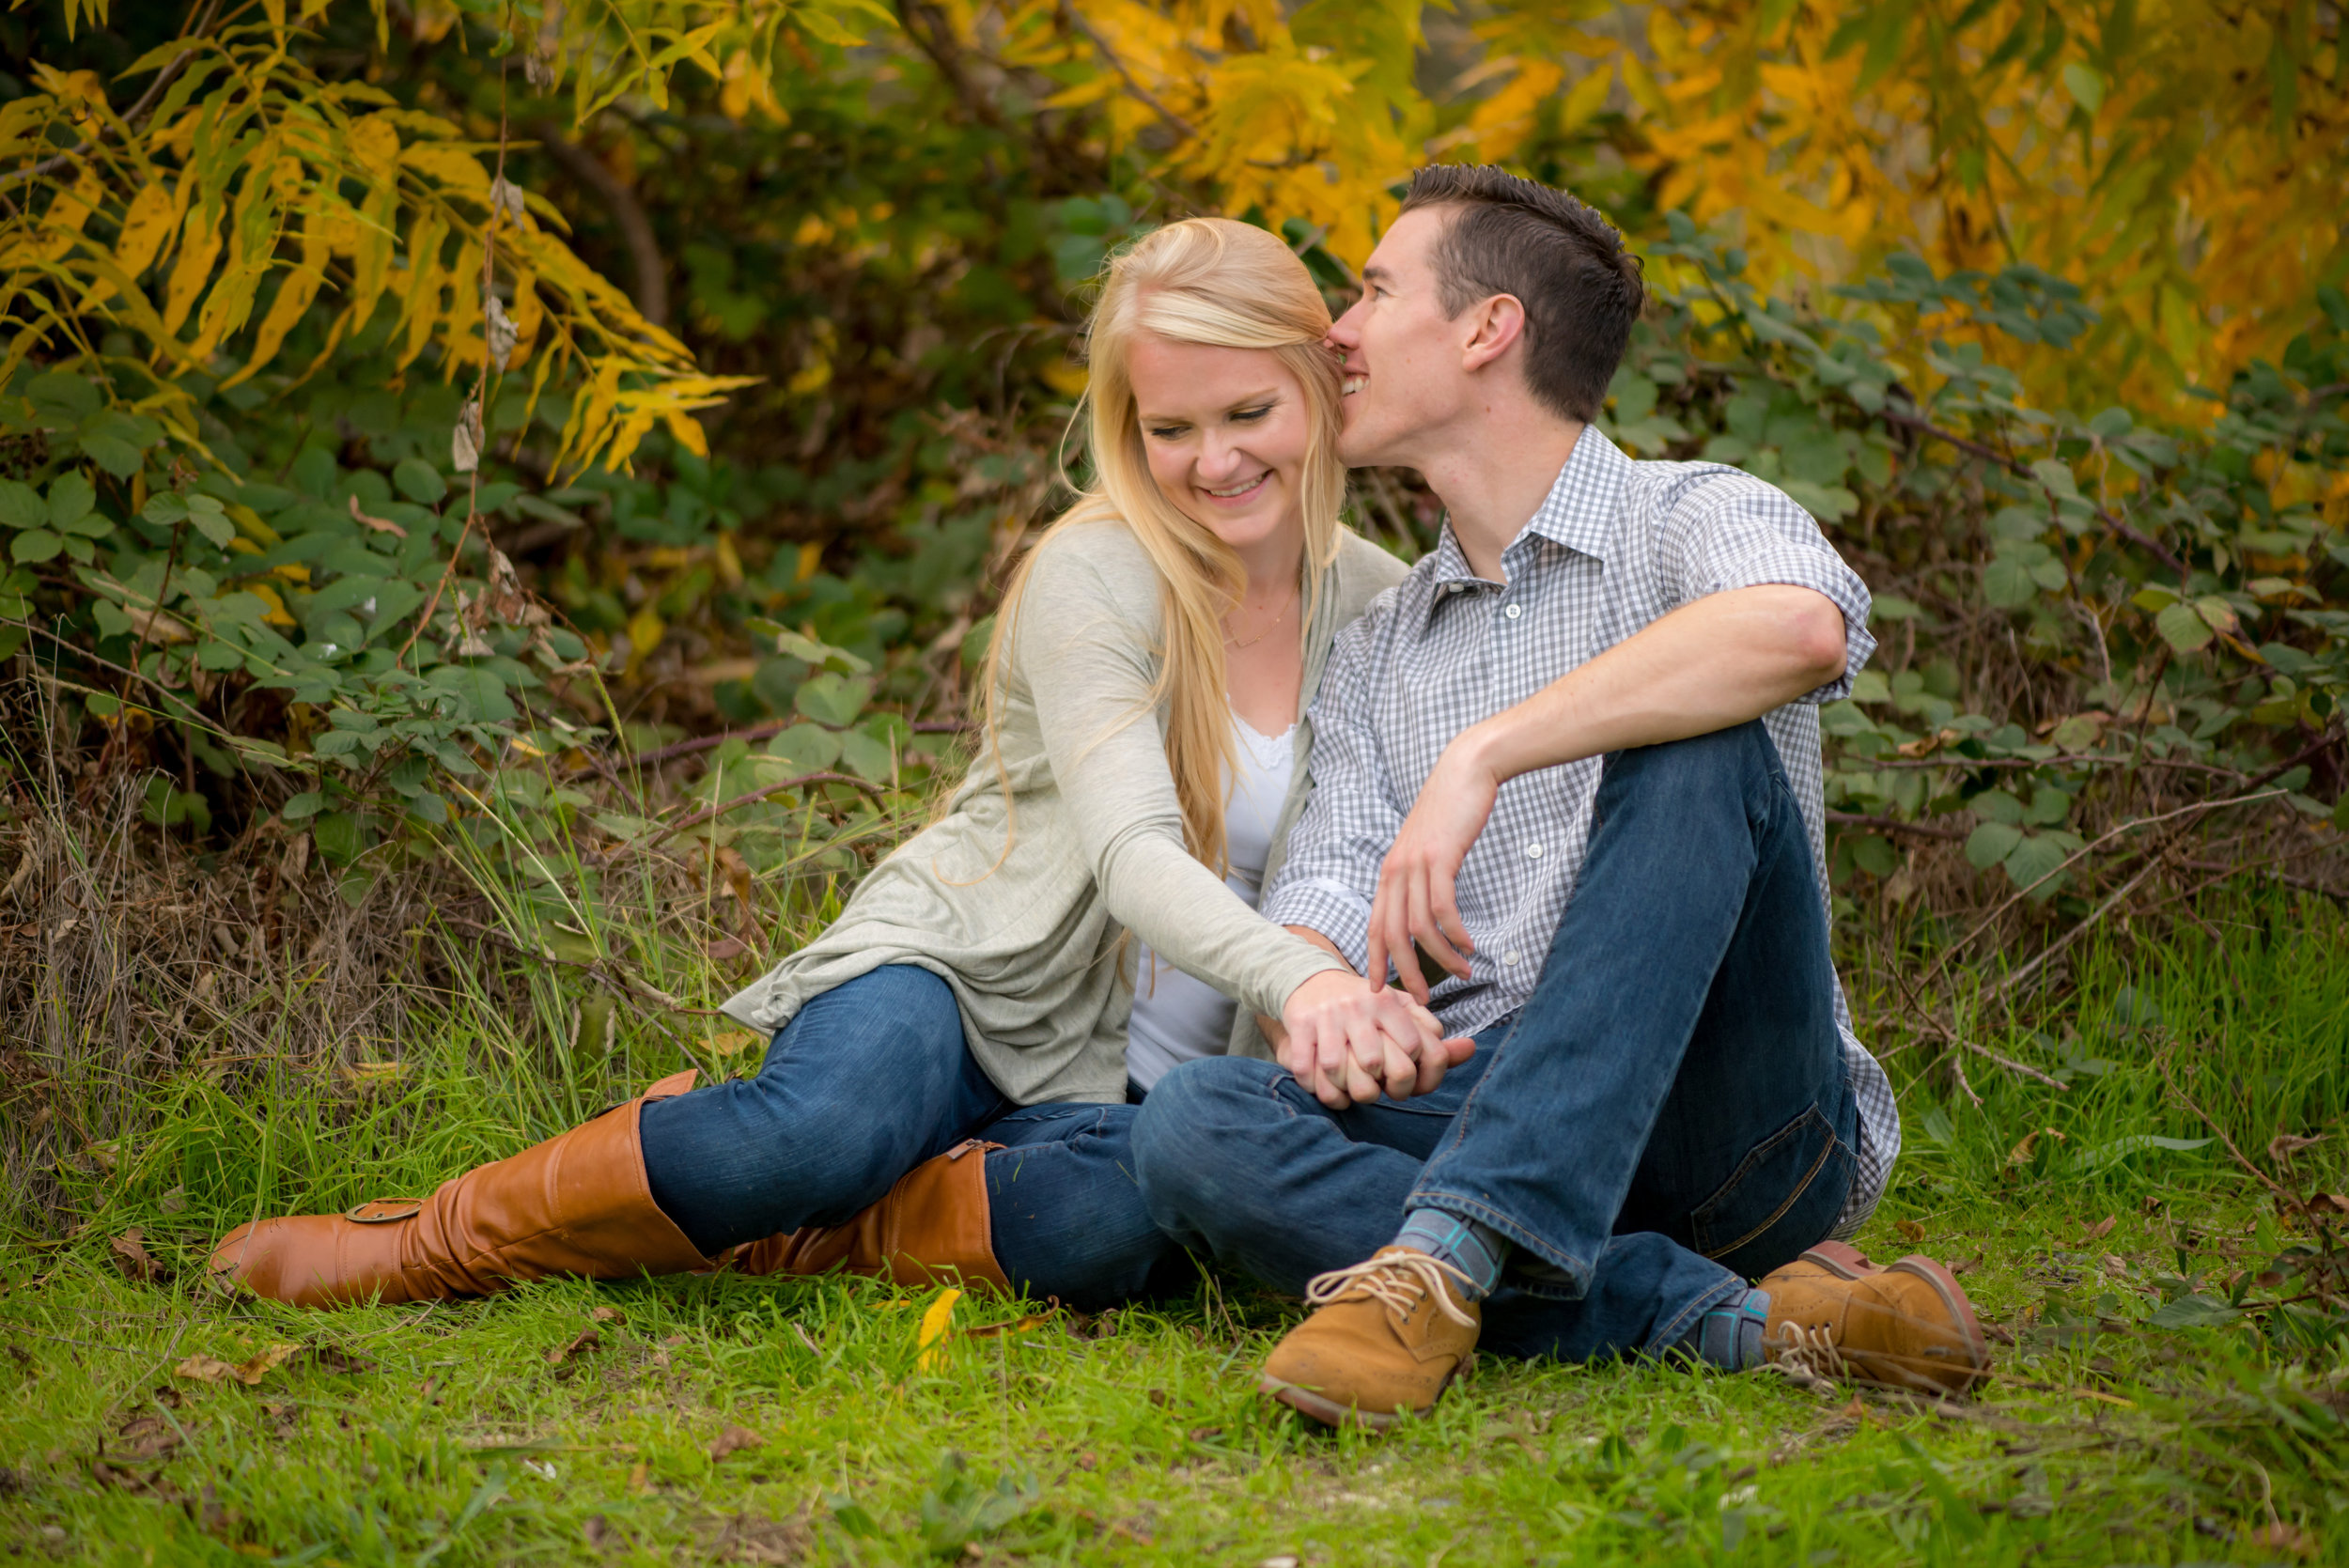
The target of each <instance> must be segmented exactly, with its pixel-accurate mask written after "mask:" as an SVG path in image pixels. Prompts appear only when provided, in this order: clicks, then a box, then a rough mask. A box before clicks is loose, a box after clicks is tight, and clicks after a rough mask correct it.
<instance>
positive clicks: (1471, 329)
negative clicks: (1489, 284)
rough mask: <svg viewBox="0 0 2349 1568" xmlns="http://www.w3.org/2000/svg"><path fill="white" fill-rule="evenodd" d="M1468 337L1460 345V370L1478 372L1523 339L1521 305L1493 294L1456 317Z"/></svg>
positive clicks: (1512, 297)
mask: <svg viewBox="0 0 2349 1568" xmlns="http://www.w3.org/2000/svg"><path fill="white" fill-rule="evenodd" d="M1460 325H1461V326H1463V327H1465V328H1467V329H1468V336H1467V338H1466V339H1465V340H1464V341H1463V342H1462V343H1461V345H1460V368H1461V369H1463V370H1482V369H1484V368H1485V366H1486V365H1490V364H1492V363H1493V362H1494V361H1495V360H1497V359H1500V358H1501V356H1503V355H1504V354H1506V353H1508V351H1509V350H1510V349H1514V348H1516V347H1517V344H1519V343H1521V342H1523V341H1524V339H1525V302H1524V301H1522V300H1520V299H1518V298H1517V296H1516V295H1515V294H1495V295H1493V296H1492V297H1491V298H1489V299H1486V300H1480V301H1479V302H1477V303H1475V304H1472V305H1470V306H1469V308H1468V309H1466V310H1464V311H1462V312H1461V313H1460Z"/></svg>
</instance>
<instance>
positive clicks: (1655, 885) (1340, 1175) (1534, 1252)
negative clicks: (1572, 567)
mask: <svg viewBox="0 0 2349 1568" xmlns="http://www.w3.org/2000/svg"><path fill="white" fill-rule="evenodd" d="M1834 984H1835V981H1834V975H1833V971H1832V970H1831V969H1830V968H1829V964H1828V948H1827V922H1826V912H1825V910H1824V909H1823V908H1821V907H1820V899H1819V889H1818V883H1817V880H1816V871H1815V867H1814V862H1813V861H1812V854H1811V846H1810V841H1809V837H1808V834H1807V833H1806V831H1805V830H1804V825H1803V822H1802V818H1801V815H1800V813H1799V812H1798V811H1797V808H1796V805H1795V801H1794V797H1793V794H1792V792H1791V791H1790V790H1789V789H1788V787H1787V784H1786V781H1785V777H1784V775H1783V773H1782V772H1781V768H1780V767H1779V762H1778V753H1777V751H1776V749H1775V748H1774V747H1773V746H1772V744H1771V742H1770V740H1769V737H1768V736H1767V734H1766V732H1765V731H1764V730H1763V727H1762V725H1761V724H1760V723H1759V722H1754V723H1750V724H1745V725H1740V726H1738V727H1737V728H1735V729H1731V730H1724V731H1721V732H1719V734H1717V735H1710V736H1702V737H1696V738H1695V739H1691V740H1683V741H1676V742H1673V743H1672V744H1669V745H1662V746H1651V747H1644V748H1641V749H1639V750H1636V751H1629V752H1624V753H1617V754H1616V755H1613V756H1610V758H1609V759H1608V762H1607V769H1606V773H1605V775H1604V777H1603V778H1602V780H1601V782H1600V785H1599V791H1598V800H1597V812H1596V818H1595V825H1594V827H1593V829H1592V834H1591V846H1590V855H1589V858H1588V859H1587V860H1586V861H1585V862H1584V864H1583V869H1582V875H1581V877H1580V879H1579V882H1578V883H1577V886H1576V889H1575V893H1574V898H1573V901H1572V902H1571V903H1570V904H1569V905H1568V906H1567V908H1566V912H1565V915H1564V917H1563V920H1561V922H1560V923H1559V927H1558V932H1557V936H1556V939H1555V940H1554V942H1553V944H1552V946H1551V948H1550V952H1549V956H1548V961H1547V963H1546V964H1545V966H1544V968H1543V970H1542V977H1541V980H1540V983H1539V984H1538V985H1537V986H1536V987H1535V988H1534V991H1533V994H1532V997H1530V998H1529V999H1528V1000H1527V1001H1526V1003H1525V1005H1524V1007H1523V1008H1522V1009H1520V1010H1519V1011H1518V1013H1517V1016H1516V1017H1515V1018H1514V1019H1509V1020H1504V1021H1503V1022H1501V1023H1500V1024H1496V1025H1495V1026H1493V1027H1492V1028H1491V1029H1488V1030H1486V1032H1484V1033H1482V1034H1480V1035H1478V1036H1477V1041H1476V1053H1475V1055H1474V1056H1472V1057H1471V1058H1470V1060H1469V1061H1468V1062H1467V1063H1463V1064H1462V1065H1461V1066H1459V1067H1457V1068H1455V1069H1454V1071H1453V1072H1452V1073H1451V1074H1450V1075H1449V1076H1448V1077H1447V1078H1446V1079H1444V1082H1443V1086H1442V1087H1441V1088H1440V1089H1439V1090H1438V1091H1437V1092H1436V1093H1435V1094H1428V1095H1423V1096H1421V1097H1419V1098H1416V1099H1409V1100H1403V1101H1399V1102H1398V1101H1393V1100H1386V1099H1381V1100H1378V1101H1377V1102H1375V1103H1373V1104H1370V1105H1364V1106H1357V1107H1355V1108H1353V1109H1352V1110H1344V1111H1337V1112H1331V1111H1330V1110H1325V1109H1324V1108H1323V1107H1322V1106H1321V1104H1320V1103H1319V1102H1318V1101H1317V1100H1315V1098H1314V1097H1313V1095H1312V1094H1308V1093H1306V1092H1305V1090H1304V1089H1303V1088H1302V1087H1300V1086H1299V1084H1298V1082H1297V1081H1296V1079H1293V1078H1291V1077H1289V1075H1288V1074H1286V1073H1285V1072H1283V1071H1282V1070H1281V1069H1280V1068H1278V1067H1275V1066H1273V1065H1272V1064H1271V1063H1266V1062H1254V1061H1248V1060H1244V1059H1239V1058H1229V1057H1225V1058H1214V1057H1210V1058H1207V1059H1205V1060H1202V1061H1197V1062H1187V1063H1183V1064H1182V1065H1181V1066H1179V1067H1177V1068H1175V1070H1174V1071H1173V1072H1171V1073H1169V1074H1168V1075H1167V1076H1166V1077H1165V1078H1163V1079H1159V1083H1158V1085H1157V1087H1156V1088H1154V1089H1153V1090H1152V1091H1151V1094H1150V1099H1149V1103H1148V1104H1147V1105H1145V1106H1144V1107H1143V1110H1142V1113H1141V1116H1140V1118H1139V1120H1138V1122H1137V1124H1136V1126H1135V1128H1134V1156H1135V1158H1136V1159H1137V1160H1138V1161H1139V1168H1140V1171H1141V1174H1142V1182H1143V1192H1144V1193H1145V1195H1146V1196H1147V1198H1148V1200H1149V1204H1150V1211H1151V1213H1152V1214H1153V1215H1154V1216H1155V1217H1156V1218H1157V1219H1158V1220H1159V1224H1160V1225H1161V1226H1162V1227H1163V1228H1164V1229H1165V1231H1166V1232H1167V1234H1170V1235H1172V1236H1174V1237H1175V1239H1177V1240H1179V1241H1181V1242H1183V1243H1184V1244H1185V1245H1187V1246H1189V1247H1190V1248H1192V1249H1193V1250H1197V1251H1200V1252H1203V1253H1208V1254H1211V1255H1212V1256H1213V1257H1214V1258H1215V1260H1216V1261H1217V1262H1218V1263H1219V1264H1222V1265H1229V1266H1231V1267H1234V1268H1237V1269H1239V1270H1240V1271H1242V1272H1245V1273H1248V1274H1251V1275H1253V1276H1254V1277H1255V1278H1257V1279H1258V1280H1260V1281H1264V1282H1265V1283H1267V1284H1268V1285H1271V1286H1273V1287H1274V1288H1276V1289H1279V1290H1283V1291H1285V1292H1288V1293H1290V1294H1293V1295H1302V1294H1304V1287H1305V1283H1306V1281H1309V1280H1310V1279H1312V1278H1313V1276H1315V1274H1318V1273H1321V1272H1323V1271H1325V1270H1328V1269H1334V1268H1342V1267H1345V1266H1346V1265H1350V1264H1356V1263H1360V1262H1361V1261H1362V1260H1364V1259H1366V1258H1368V1257H1369V1256H1371V1254H1372V1253H1374V1252H1376V1251H1377V1250H1378V1249H1379V1248H1380V1247H1383V1246H1385V1245H1386V1244H1387V1243H1388V1242H1390V1241H1392V1239H1393V1238H1394V1235H1395V1233H1396V1231H1397V1230H1398V1229H1400V1228H1401V1225H1402V1221H1403V1216H1404V1213H1405V1211H1406V1210H1408V1209H1412V1208H1421V1207H1427V1208H1436V1209H1441V1210H1443V1211H1445V1212H1447V1213H1452V1214H1456V1215H1460V1216H1463V1217H1465V1218H1469V1219H1478V1220H1482V1221H1484V1222H1485V1223H1486V1224H1488V1225H1491V1226H1493V1227H1494V1228H1495V1229H1496V1230H1499V1231H1500V1232H1501V1234H1504V1235H1506V1236H1508V1237H1509V1238H1510V1239H1511V1240H1512V1241H1514V1242H1516V1243H1517V1250H1516V1251H1515V1252H1514V1254H1513V1255H1512V1258H1511V1262H1510V1265H1509V1267H1508V1268H1507V1269H1506V1270H1505V1271H1504V1273H1503V1274H1502V1276H1501V1289H1500V1290H1499V1291H1497V1292H1496V1293H1495V1294H1494V1295H1493V1296H1491V1297H1489V1298H1488V1299H1487V1301H1486V1307H1485V1329H1484V1334H1483V1342H1482V1343H1484V1344H1485V1345H1486V1346H1487V1347H1488V1348H1491V1349H1494V1350H1498V1351H1501V1352H1503V1353H1507V1354H1516V1355H1548V1356H1556V1357H1559V1358H1563V1359H1569V1360H1585V1359H1591V1358H1599V1357H1605V1356H1612V1355H1620V1354H1624V1353H1626V1352H1634V1351H1642V1350H1644V1351H1649V1352H1660V1351H1662V1350H1664V1349H1666V1348H1668V1347H1670V1346H1671V1345H1672V1344H1673V1343H1676V1342H1677V1341H1678V1340H1679V1339H1680V1337H1681V1335H1682V1334H1683V1333H1684V1332H1685V1331H1686V1330H1687V1329H1688V1327H1689V1326H1690V1325H1692V1324H1693V1323H1694V1322H1695V1321H1696V1319H1697V1318H1698V1317H1699V1316H1701V1315H1702V1314H1703V1312H1704V1311H1705V1310H1706V1309H1707V1308H1710V1307H1712V1306H1715V1305H1717V1304H1719V1303H1720V1302H1722V1301H1724V1300H1727V1299H1729V1298H1730V1297H1731V1296H1735V1294H1736V1293H1737V1292H1738V1291H1739V1290H1740V1289H1742V1288H1743V1286H1742V1280H1743V1279H1749V1278H1754V1277H1758V1276H1760V1275H1762V1274H1765V1273H1766V1272H1768V1271H1769V1270H1771V1269H1773V1268H1777V1267H1779V1266H1781V1265H1784V1264H1787V1263H1790V1262H1792V1261H1793V1260H1794V1259H1795V1258H1796V1257H1797V1255H1799V1254H1800V1253H1801V1251H1802V1250H1803V1249H1804V1248H1806V1247H1809V1246H1812V1245H1813V1244H1814V1243H1816V1242H1817V1241H1818V1240H1819V1239H1820V1238H1821V1237H1823V1236H1825V1235H1826V1234H1828V1231H1829V1229H1830V1228H1831V1227H1832V1226H1833V1225H1834V1223H1835V1221H1836V1219H1837V1217H1838V1215H1839V1213H1840V1211H1841V1210H1842V1208H1843V1202H1844V1199H1845V1197H1846V1196H1847V1194H1848V1193H1849V1191H1850V1188H1851V1179H1852V1172H1853V1169H1854V1165H1855V1158H1854V1155H1853V1142H1854V1138H1855V1136H1856V1127H1857V1123H1858V1114H1859V1113H1858V1107H1857V1105H1856V1103H1855V1101H1854V1099H1853V1096H1852V1092H1851V1089H1850V1087H1849V1086H1848V1084H1847V1083H1846V1082H1845V1079H1844V1069H1843V1051H1842V1045H1841V1039H1840V1036H1839V1034H1838V1033H1837V1031H1836V1027H1835V1017H1834V1010H1833V998H1834V994H1835V993H1834V989H1833V987H1834Z"/></svg>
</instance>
